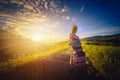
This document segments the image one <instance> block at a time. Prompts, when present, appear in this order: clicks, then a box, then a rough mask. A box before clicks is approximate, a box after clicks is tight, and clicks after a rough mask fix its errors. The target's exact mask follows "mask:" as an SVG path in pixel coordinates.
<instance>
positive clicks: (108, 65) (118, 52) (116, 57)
mask: <svg viewBox="0 0 120 80" xmlns="http://www.w3.org/2000/svg"><path fill="white" fill-rule="evenodd" d="M83 49H84V51H85V52H86V55H87V57H88V59H89V60H90V62H91V64H92V65H93V66H94V67H95V68H96V69H97V70H99V72H100V73H101V74H103V75H104V76H105V78H106V79H107V78H109V80H110V79H112V80H117V79H118V78H119V75H120V69H119V68H120V47H118V46H117V47H116V46H104V45H102V46H99V45H92V44H91V45H86V44H83Z"/></svg>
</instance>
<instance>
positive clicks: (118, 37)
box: [82, 34, 120, 46]
mask: <svg viewBox="0 0 120 80" xmlns="http://www.w3.org/2000/svg"><path fill="white" fill-rule="evenodd" d="M82 41H86V42H87V43H88V44H89V43H90V44H91V43H92V44H93V42H94V44H97V45H98V44H103V45H104V44H108V45H115V46H120V34H115V35H106V36H93V37H88V38H84V39H82ZM101 42H102V43H101Z"/></svg>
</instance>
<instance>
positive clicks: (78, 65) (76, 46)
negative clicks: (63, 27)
mask: <svg viewBox="0 0 120 80" xmlns="http://www.w3.org/2000/svg"><path fill="white" fill-rule="evenodd" d="M77 29H78V27H77V25H73V26H72V32H71V33H70V43H69V45H70V46H71V47H72V49H73V51H74V53H75V54H74V58H72V59H71V64H72V65H73V68H74V69H80V70H83V68H85V67H86V55H85V52H84V51H83V49H82V46H81V42H80V39H79V37H78V36H77V35H76V32H77Z"/></svg>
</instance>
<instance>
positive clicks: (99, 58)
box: [0, 37, 120, 80]
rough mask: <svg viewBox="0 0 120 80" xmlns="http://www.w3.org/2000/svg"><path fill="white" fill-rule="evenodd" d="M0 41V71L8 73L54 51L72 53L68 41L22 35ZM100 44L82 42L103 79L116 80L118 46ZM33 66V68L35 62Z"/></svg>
mask: <svg viewBox="0 0 120 80" xmlns="http://www.w3.org/2000/svg"><path fill="white" fill-rule="evenodd" d="M0 42H1V43H0V73H9V72H10V71H11V70H14V69H15V68H17V67H19V66H22V65H24V64H26V63H29V62H32V61H34V60H37V59H42V58H44V57H47V56H49V55H52V54H54V53H59V52H60V53H64V54H67V55H70V54H73V51H72V48H70V47H69V45H68V42H60V43H56V44H52V45H51V44H47V45H46V44H43V43H41V42H39V43H38V42H34V41H31V40H27V39H22V37H10V38H1V39H0ZM101 44H102V45H100V42H99V44H96V42H95V44H94V43H92V42H90V43H89V44H86V43H85V42H82V46H83V50H84V51H85V53H86V56H87V58H88V60H89V62H90V63H91V65H92V66H93V67H94V68H95V69H96V70H97V71H98V72H99V73H100V74H101V75H103V76H104V77H103V80H108V79H109V80H117V79H118V78H119V75H120V69H119V68H120V46H114V45H109V46H108V45H104V44H103V43H102V42H101ZM107 44H108V43H107ZM33 64H34V62H33ZM40 66H41V64H40ZM33 68H35V64H34V67H33ZM18 72H19V71H18ZM33 75H34V74H33ZM33 77H34V76H33Z"/></svg>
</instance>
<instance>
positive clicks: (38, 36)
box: [32, 35, 41, 41]
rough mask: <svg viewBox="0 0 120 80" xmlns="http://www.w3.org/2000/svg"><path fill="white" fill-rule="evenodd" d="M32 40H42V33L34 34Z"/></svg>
mask: <svg viewBox="0 0 120 80" xmlns="http://www.w3.org/2000/svg"><path fill="white" fill-rule="evenodd" d="M32 40H34V41H40V40H41V36H40V35H33V36H32Z"/></svg>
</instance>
